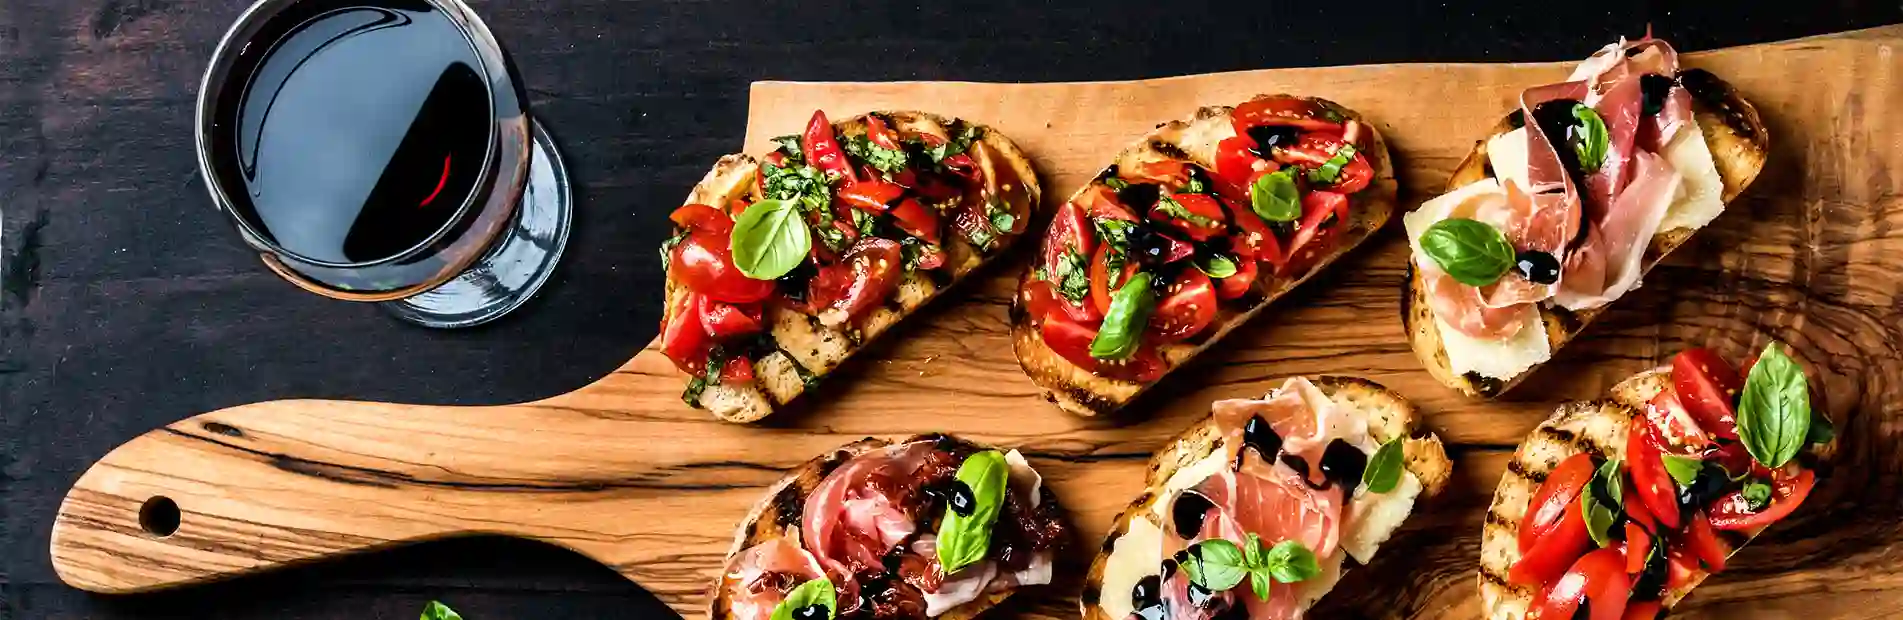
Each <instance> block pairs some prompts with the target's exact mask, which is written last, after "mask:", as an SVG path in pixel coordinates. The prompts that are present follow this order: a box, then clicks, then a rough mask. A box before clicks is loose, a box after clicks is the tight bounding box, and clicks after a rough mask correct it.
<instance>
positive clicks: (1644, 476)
mask: <svg viewBox="0 0 1903 620" xmlns="http://www.w3.org/2000/svg"><path fill="white" fill-rule="evenodd" d="M1652 432H1656V431H1653V430H1652V426H1651V425H1650V424H1641V423H1634V424H1633V425H1632V428H1631V430H1629V431H1627V432H1626V442H1625V446H1626V447H1625V457H1626V463H1627V469H1628V470H1630V471H1631V472H1632V487H1631V488H1630V489H1628V490H1627V492H1626V496H1625V500H1626V503H1632V502H1633V501H1634V500H1637V501H1640V502H1643V503H1644V504H1645V511H1646V512H1647V513H1649V514H1651V515H1652V517H1653V518H1655V519H1658V522H1659V523H1660V524H1663V525H1664V526H1665V528H1666V529H1677V528H1678V483H1677V482H1676V481H1674V480H1672V475H1671V474H1670V473H1669V472H1666V471H1665V459H1664V458H1663V457H1661V456H1659V451H1658V449H1657V448H1653V447H1652V445H1653V444H1656V443H1658V442H1657V440H1651V441H1647V440H1646V438H1645V434H1646V433H1652Z"/></svg>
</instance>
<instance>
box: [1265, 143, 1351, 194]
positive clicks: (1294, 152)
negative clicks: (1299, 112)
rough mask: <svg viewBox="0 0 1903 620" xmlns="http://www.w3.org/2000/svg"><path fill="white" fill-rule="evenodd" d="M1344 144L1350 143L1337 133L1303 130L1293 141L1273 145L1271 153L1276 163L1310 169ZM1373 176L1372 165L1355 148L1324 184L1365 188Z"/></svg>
mask: <svg viewBox="0 0 1903 620" xmlns="http://www.w3.org/2000/svg"><path fill="white" fill-rule="evenodd" d="M1346 146H1350V145H1349V144H1348V142H1347V141H1345V140H1343V139H1342V137H1341V135H1340V134H1320V133H1311V134H1303V135H1302V137H1301V139H1299V140H1297V141H1296V142H1295V144H1294V145H1291V146H1288V147H1284V148H1278V149H1275V153H1274V156H1275V159H1276V161H1278V162H1280V163H1283V164H1286V165H1291V166H1300V167H1301V168H1302V169H1303V170H1314V169H1316V168H1320V167H1322V165H1324V164H1327V163H1328V161H1329V160H1331V159H1334V158H1335V156H1336V155H1337V154H1339V153H1340V152H1341V149H1342V148H1343V147H1346ZM1373 180H1374V165H1373V164H1370V163H1368V155H1367V154H1366V153H1362V152H1360V151H1359V150H1357V151H1356V152H1355V154H1354V156H1353V157H1350V158H1348V162H1347V163H1346V164H1344V165H1343V166H1342V167H1341V171H1340V172H1338V173H1336V176H1335V181H1334V182H1333V183H1329V184H1328V185H1327V187H1328V189H1329V190H1330V191H1334V192H1339V193H1342V194H1353V193H1355V192H1359V191H1361V190H1362V189H1365V188H1367V187H1368V184H1369V183H1370V182H1372V181H1373Z"/></svg>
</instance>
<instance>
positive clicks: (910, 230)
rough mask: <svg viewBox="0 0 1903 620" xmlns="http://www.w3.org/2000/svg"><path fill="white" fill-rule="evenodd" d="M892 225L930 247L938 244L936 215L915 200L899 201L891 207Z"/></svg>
mask: <svg viewBox="0 0 1903 620" xmlns="http://www.w3.org/2000/svg"><path fill="white" fill-rule="evenodd" d="M892 224H893V225H894V226H898V227H899V230H903V231H905V234H908V235H911V236H914V237H918V238H919V239H921V240H923V241H925V242H926V243H929V244H932V245H937V244H938V240H939V237H938V213H936V212H934V211H932V210H931V209H927V208H925V205H922V204H919V202H918V199H916V198H906V199H903V200H900V201H899V204H898V205H897V206H894V207H892ZM928 269H929V267H928Z"/></svg>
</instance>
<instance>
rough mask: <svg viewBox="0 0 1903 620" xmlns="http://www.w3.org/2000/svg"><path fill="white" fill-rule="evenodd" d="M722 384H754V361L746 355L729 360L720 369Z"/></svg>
mask: <svg viewBox="0 0 1903 620" xmlns="http://www.w3.org/2000/svg"><path fill="white" fill-rule="evenodd" d="M720 382H721V383H725V384H728V385H745V384H749V383H753V360H750V359H747V357H746V356H744V355H736V356H733V357H730V358H727V363H726V364H723V365H721V367H720Z"/></svg>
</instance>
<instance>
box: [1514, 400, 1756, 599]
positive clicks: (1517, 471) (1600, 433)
mask: <svg viewBox="0 0 1903 620" xmlns="http://www.w3.org/2000/svg"><path fill="white" fill-rule="evenodd" d="M1671 383H1672V372H1671V368H1670V367H1661V368H1656V369H1653V370H1648V371H1645V372H1642V373H1639V374H1636V375H1633V376H1631V377H1628V378H1627V379H1626V380H1624V381H1621V382H1619V384H1618V385H1616V386H1613V388H1612V398H1611V399H1610V400H1596V401H1590V402H1574V403H1567V404H1565V405H1561V406H1560V407H1559V409H1558V410H1556V411H1554V412H1553V415H1552V417H1550V418H1547V419H1546V421H1545V422H1542V423H1540V425H1539V427H1538V428H1535V429H1533V434H1531V435H1529V436H1527V438H1526V441H1525V442H1523V443H1521V444H1520V448H1519V449H1518V450H1515V451H1514V452H1513V460H1512V461H1509V462H1508V463H1507V471H1506V473H1505V474H1504V475H1502V476H1501V478H1500V486H1499V487H1498V488H1496V489H1495V490H1494V492H1493V503H1492V504H1490V505H1489V506H1488V507H1487V520H1486V522H1485V524H1484V526H1483V531H1482V533H1481V538H1480V600H1481V605H1482V606H1483V607H1484V609H1486V612H1487V618H1489V619H1490V620H1520V619H1521V618H1525V617H1526V612H1527V609H1528V608H1529V606H1531V605H1532V604H1533V603H1534V597H1535V596H1537V595H1538V594H1539V592H1537V591H1535V590H1534V589H1533V588H1529V587H1526V586H1520V585H1515V584H1512V583H1509V582H1508V581H1507V570H1508V569H1510V568H1512V566H1513V564H1514V563H1515V562H1518V561H1520V546H1519V536H1520V522H1521V520H1522V519H1524V518H1525V516H1526V510H1527V506H1528V504H1529V503H1531V502H1532V500H1533V494H1534V493H1537V492H1538V491H1539V488H1540V484H1541V483H1543V482H1545V481H1546V476H1547V475H1548V474H1550V473H1552V471H1553V468H1554V467H1557V466H1559V463H1560V462H1561V461H1564V460H1566V459H1567V458H1568V457H1571V456H1573V455H1575V454H1579V453H1582V452H1586V453H1591V454H1595V455H1598V456H1600V457H1603V458H1606V459H1624V458H1625V447H1626V434H1627V433H1628V432H1630V430H1631V426H1630V425H1631V424H1633V423H1634V421H1635V420H1638V421H1640V422H1641V423H1642V422H1643V420H1644V413H1643V412H1644V411H1645V405H1646V403H1647V402H1648V401H1651V400H1652V397H1654V396H1657V395H1658V394H1659V393H1660V392H1663V391H1665V390H1668V389H1671ZM1762 532H1763V530H1762V529H1758V530H1753V531H1748V532H1741V533H1739V532H1728V531H1722V530H1721V531H1719V532H1718V534H1719V536H1718V543H1719V544H1720V545H1722V546H1723V547H1724V553H1725V554H1726V555H1730V554H1732V553H1735V552H1737V550H1738V549H1739V548H1741V547H1743V546H1744V545H1745V544H1746V543H1748V542H1750V541H1751V539H1752V538H1756V537H1757V535H1758V534H1760V533H1762ZM1709 576H1710V574H1709V573H1707V572H1705V571H1703V570H1697V571H1694V573H1693V574H1692V576H1691V578H1690V579H1689V580H1687V582H1686V583H1685V584H1684V585H1683V586H1681V587H1679V588H1676V589H1673V590H1671V591H1668V592H1666V593H1665V598H1664V600H1663V601H1662V602H1661V603H1662V604H1663V606H1664V607H1665V608H1666V609H1670V608H1672V607H1673V606H1675V605H1677V604H1678V602H1679V601H1681V600H1684V599H1685V596H1686V595H1687V594H1690V593H1691V591H1692V589H1693V588H1696V587H1698V584H1700V583H1703V582H1704V581H1705V578H1706V577H1709Z"/></svg>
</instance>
